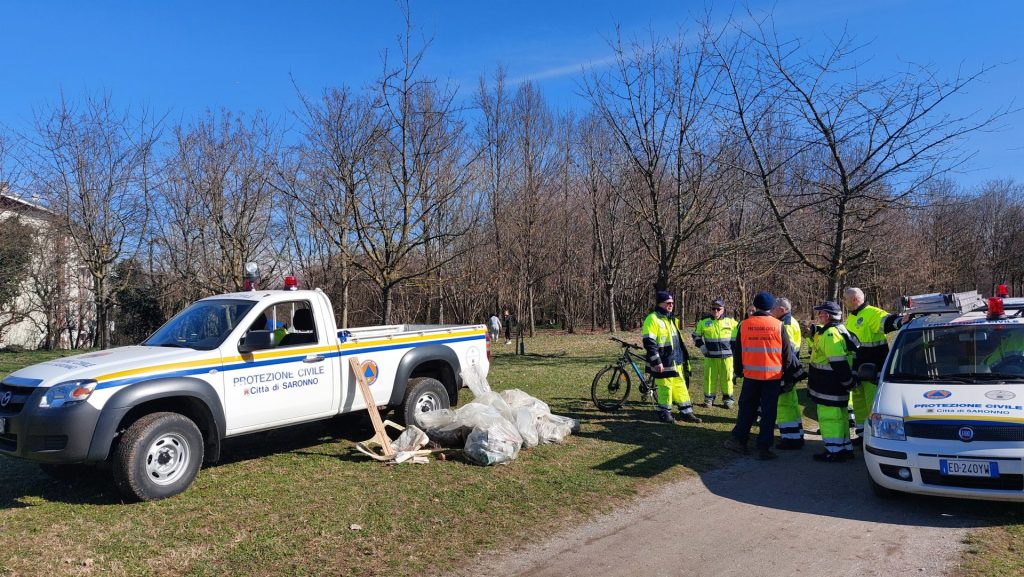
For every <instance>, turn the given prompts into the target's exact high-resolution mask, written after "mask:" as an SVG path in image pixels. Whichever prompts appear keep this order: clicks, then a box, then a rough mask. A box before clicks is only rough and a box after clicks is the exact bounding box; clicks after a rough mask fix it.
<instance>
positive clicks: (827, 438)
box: [818, 405, 853, 453]
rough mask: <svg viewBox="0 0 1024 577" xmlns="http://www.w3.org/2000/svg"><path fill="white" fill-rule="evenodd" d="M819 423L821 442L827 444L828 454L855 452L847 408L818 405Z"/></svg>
mask: <svg viewBox="0 0 1024 577" xmlns="http://www.w3.org/2000/svg"><path fill="white" fill-rule="evenodd" d="M818 423H819V424H821V440H822V441H824V442H825V450H826V451H827V452H829V453H838V452H839V451H845V450H850V451H852V450H853V444H852V443H850V424H849V421H848V420H847V415H846V407H829V406H826V405H818Z"/></svg>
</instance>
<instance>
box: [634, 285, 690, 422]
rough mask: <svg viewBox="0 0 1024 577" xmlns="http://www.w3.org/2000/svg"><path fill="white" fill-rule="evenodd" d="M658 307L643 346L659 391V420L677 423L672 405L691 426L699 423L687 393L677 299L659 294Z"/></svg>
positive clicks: (649, 317) (646, 328) (646, 325)
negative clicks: (676, 309)
mask: <svg viewBox="0 0 1024 577" xmlns="http://www.w3.org/2000/svg"><path fill="white" fill-rule="evenodd" d="M656 301H657V302H656V305H655V307H654V310H653V311H651V314H649V315H647V318H646V319H644V326H643V329H642V332H643V343H644V349H645V350H646V352H647V371H648V372H649V373H650V374H651V376H652V377H653V378H654V384H655V386H656V387H657V388H658V419H659V420H661V421H662V422H665V423H674V422H675V419H673V418H672V405H676V406H677V407H678V408H679V418H680V419H682V420H683V421H686V422H688V423H700V422H701V420H700V418H698V417H697V415H694V414H693V403H691V402H690V393H689V392H688V391H687V390H686V379H685V376H686V375H687V373H688V372H689V367H690V359H689V354H688V353H687V352H686V346H685V345H684V344H683V337H682V335H681V334H680V332H679V325H678V320H677V319H676V318H675V316H674V315H673V314H672V313H673V311H674V308H675V300H674V299H673V298H672V293H670V292H668V291H658V293H657V298H656Z"/></svg>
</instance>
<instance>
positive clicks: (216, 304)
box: [142, 299, 262, 351]
mask: <svg viewBox="0 0 1024 577" xmlns="http://www.w3.org/2000/svg"><path fill="white" fill-rule="evenodd" d="M253 304H254V303H253V302H252V301H247V300H220V299H218V300H212V301H199V302H197V303H193V304H192V305H191V306H190V307H188V308H187V309H185V310H183V311H181V312H180V313H178V314H177V315H175V316H174V318H172V319H171V320H169V321H167V323H165V324H164V326H162V327H160V328H159V329H157V331H156V332H155V333H153V336H151V337H149V338H148V339H146V341H145V342H144V343H142V344H143V345H144V346H147V347H182V348H188V349H199V350H203V351H209V350H213V349H215V348H217V347H219V346H220V345H221V343H223V342H224V339H226V338H227V336H228V334H230V333H231V331H232V330H234V329H235V327H237V326H238V323H239V322H240V321H241V320H242V317H244V316H245V313H247V312H249V309H251V308H252V306H253ZM260 328H262V327H260Z"/></svg>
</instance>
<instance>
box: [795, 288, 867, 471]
mask: <svg viewBox="0 0 1024 577" xmlns="http://www.w3.org/2000/svg"><path fill="white" fill-rule="evenodd" d="M814 312H815V313H817V320H818V325H817V326H815V327H814V336H813V337H812V339H811V340H812V343H811V370H810V376H809V377H808V380H807V394H808V395H809V396H810V397H811V398H812V399H814V402H815V403H817V405H818V423H819V424H820V425H821V440H822V441H824V443H825V452H823V453H819V454H817V455H814V460H815V461H824V462H826V463H841V462H843V461H848V460H850V459H852V458H853V444H852V443H850V426H849V423H848V422H847V417H846V405H847V403H849V400H850V390H851V389H853V386H854V383H855V381H854V379H853V371H852V370H851V366H852V362H853V355H854V351H855V350H857V340H856V337H854V336H852V335H851V334H850V333H849V331H847V330H846V327H844V326H842V325H841V324H839V323H840V321H841V320H842V318H843V311H842V309H840V308H839V305H838V304H837V303H834V302H832V301H826V302H824V303H822V304H820V305H818V306H816V307H814Z"/></svg>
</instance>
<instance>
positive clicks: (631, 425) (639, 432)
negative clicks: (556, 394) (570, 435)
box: [559, 403, 729, 477]
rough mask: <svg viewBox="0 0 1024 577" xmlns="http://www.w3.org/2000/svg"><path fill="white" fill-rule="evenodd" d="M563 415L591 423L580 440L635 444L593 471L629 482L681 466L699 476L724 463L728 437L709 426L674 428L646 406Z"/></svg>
mask: <svg viewBox="0 0 1024 577" xmlns="http://www.w3.org/2000/svg"><path fill="white" fill-rule="evenodd" d="M559 414H562V415H565V416H568V417H572V418H574V419H578V420H580V421H581V422H584V423H586V424H587V427H585V428H584V430H583V431H581V432H580V433H579V436H580V437H583V438H589V439H595V440H598V441H602V442H606V443H614V444H620V445H633V448H632V449H630V450H629V451H627V452H625V453H623V454H621V455H619V456H616V457H613V458H611V459H608V460H607V461H604V462H602V463H600V464H599V465H597V466H596V467H594V468H595V469H597V470H599V471H609V472H612V473H615V474H617V475H626V476H630V477H654V476H657V475H660V474H661V473H664V472H665V471H667V470H668V469H670V468H673V467H677V466H679V465H682V466H684V467H687V468H689V469H693V470H694V471H706V470H709V469H711V468H713V467H715V466H716V465H719V464H721V462H722V461H723V460H724V458H727V457H728V455H723V453H724V450H722V449H721V446H722V442H723V441H724V440H725V439H726V438H727V437H728V434H729V433H728V432H727V431H723V430H716V429H713V428H710V427H708V426H707V425H705V424H700V425H695V424H690V423H682V422H679V423H677V424H675V425H670V424H665V423H661V422H658V421H657V420H656V416H655V412H654V409H653V407H652V406H651V405H649V404H646V403H627V404H626V405H625V406H624V407H623V408H621V409H619V410H618V411H615V412H613V413H605V412H601V411H598V410H596V409H593V408H587V407H582V408H579V409H576V410H573V409H570V410H569V411H562V412H560V413H559ZM702 418H703V419H706V422H726V421H729V419H728V418H726V417H718V416H715V415H712V416H709V417H703V416H702Z"/></svg>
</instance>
